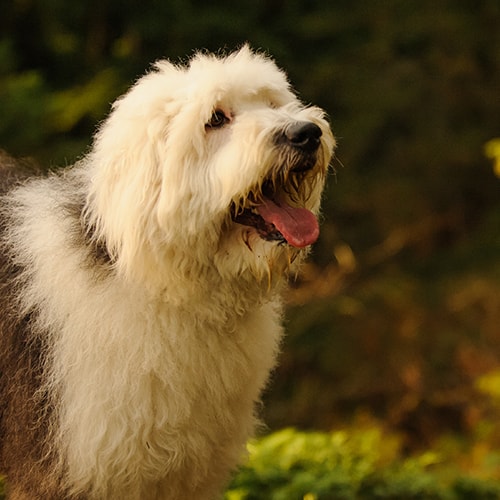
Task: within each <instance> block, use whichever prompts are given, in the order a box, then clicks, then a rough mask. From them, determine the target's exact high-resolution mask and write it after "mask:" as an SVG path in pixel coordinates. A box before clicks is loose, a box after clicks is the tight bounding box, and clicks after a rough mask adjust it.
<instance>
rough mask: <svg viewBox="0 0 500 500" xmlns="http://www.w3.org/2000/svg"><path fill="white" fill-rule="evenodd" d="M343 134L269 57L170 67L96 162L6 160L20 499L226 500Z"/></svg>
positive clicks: (14, 449) (2, 322)
mask: <svg viewBox="0 0 500 500" xmlns="http://www.w3.org/2000/svg"><path fill="white" fill-rule="evenodd" d="M333 147H334V140H333V137H332V135H331V132H330V130H329V127H328V124H327V122H326V121H325V119H324V116H323V113H322V112H321V110H319V109H318V108H314V107H304V106H303V105H302V104H301V103H300V102H299V101H298V100H297V98H296V97H295V96H294V95H293V94H292V93H291V91H290V90H289V87H288V83H287V81H286V77H285V76H284V74H283V73H282V72H280V71H279V70H278V69H277V68H276V66H275V65H274V63H273V62H272V61H270V60H269V59H267V58H265V57H263V56H260V55H256V54H253V53H252V52H251V51H250V50H249V49H248V48H247V47H244V48H243V49H241V50H240V51H239V52H237V53H234V54H231V55H229V56H228V57H225V58H216V57H214V56H209V55H198V56H196V57H195V58H194V59H193V60H192V61H191V63H190V64H189V66H188V67H182V68H181V67H175V66H173V65H171V64H169V63H167V62H165V61H163V62H161V63H159V64H157V66H156V69H155V71H153V72H151V73H150V74H148V75H146V76H145V77H143V78H142V79H140V80H139V81H138V82H137V84H136V85H135V86H134V87H133V88H132V89H131V90H130V91H129V93H128V94H126V95H125V96H124V97H123V98H121V99H120V100H118V101H117V103H115V105H114V107H113V112H112V113H111V115H110V117H109V118H108V119H107V120H106V121H105V122H104V124H103V126H102V127H101V129H100V131H99V133H98V134H97V136H96V140H95V143H94V146H93V148H92V150H91V152H90V153H89V154H88V155H87V156H86V157H85V158H84V159H83V160H82V161H80V162H79V163H77V164H76V165H75V166H74V167H72V168H71V169H68V170H65V171H63V172H62V173H58V174H51V175H48V176H34V177H33V176H32V175H31V173H29V172H27V170H29V169H24V170H23V169H22V168H20V167H19V166H18V165H15V164H14V162H13V161H12V160H11V159H10V158H8V157H7V156H0V161H1V163H2V167H1V168H0V172H1V174H2V179H3V180H2V192H3V195H2V198H1V206H2V208H1V211H2V212H1V214H2V218H1V225H0V229H1V232H2V236H1V238H2V239H1V254H0V277H1V284H0V294H1V297H0V298H1V306H0V307H1V315H0V347H1V356H0V375H1V378H0V398H1V400H0V405H1V406H0V412H1V414H0V418H1V420H0V439H1V443H0V452H1V453H0V465H1V470H0V472H2V473H5V474H6V476H7V482H8V486H9V492H10V493H9V495H10V498H12V499H16V500H20V499H35V498H36V499H38V498H40V499H41V498H43V499H44V500H62V499H66V498H67V499H113V500H114V499H116V500H118V499H120V500H126V499H144V500H155V499H165V500H166V499H169V500H173V499H175V500H181V499H182V500H188V499H189V500H190V499H193V500H194V499H196V500H202V499H212V498H215V497H216V495H217V493H220V491H221V489H222V488H223V486H224V484H225V482H226V481H227V479H228V474H229V472H230V471H231V470H232V469H234V467H235V466H236V465H237V463H238V462H239V461H240V459H241V457H242V456H243V453H244V443H245V442H246V440H247V439H248V437H249V436H251V435H252V432H253V429H254V426H255V423H256V419H255V417H254V405H255V403H256V402H257V401H258V400H259V395H260V391H261V390H262V388H263V387H264V385H265V382H266V380H267V377H268V374H269V371H270V370H271V369H272V367H273V365H274V363H275V357H276V354H277V351H278V346H279V342H280V337H281V334H282V329H281V326H280V299H279V294H280V290H281V288H282V287H283V285H284V282H285V276H286V274H287V272H288V271H289V270H290V269H292V270H294V269H295V268H296V266H297V265H298V263H299V261H300V260H301V258H302V256H303V255H304V254H305V253H306V249H307V247H308V246H309V245H310V244H311V243H313V242H314V240H315V239H316V237H317V223H316V219H315V215H316V214H317V213H318V210H319V203H320V195H321V191H322V188H323V183H324V176H325V172H326V169H327V166H328V163H329V161H330V157H331V154H332V151H333Z"/></svg>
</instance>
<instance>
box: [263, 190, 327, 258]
mask: <svg viewBox="0 0 500 500" xmlns="http://www.w3.org/2000/svg"><path fill="white" fill-rule="evenodd" d="M257 210H258V212H259V214H260V216H261V217H262V218H263V219H264V220H265V221H266V222H271V223H272V224H274V226H275V227H276V229H277V230H278V231H279V232H280V233H281V234H282V235H283V237H284V238H285V240H286V241H287V242H288V244H290V245H292V246H294V247H298V248H302V247H306V246H307V245H312V244H313V243H314V242H315V241H316V240H317V239H318V236H319V226H318V221H317V219H316V217H315V215H314V214H313V213H312V212H310V211H309V210H307V208H294V207H291V206H289V205H287V204H285V203H284V204H283V205H282V206H281V205H278V204H276V203H275V202H274V201H272V200H269V199H267V198H265V199H264V202H263V203H262V205H259V206H258V207H257Z"/></svg>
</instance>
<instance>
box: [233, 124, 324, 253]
mask: <svg viewBox="0 0 500 500" xmlns="http://www.w3.org/2000/svg"><path fill="white" fill-rule="evenodd" d="M321 136H322V131H321V129H320V127H318V125H316V124H315V123H313V122H306V121H299V122H294V123H291V124H290V125H288V126H287V127H286V128H285V129H284V130H282V131H280V132H279V133H277V134H276V135H275V136H274V142H275V144H276V145H277V146H278V148H279V150H280V153H281V155H280V158H281V160H280V161H278V162H277V164H276V165H275V166H274V168H273V171H272V172H271V173H270V176H269V178H267V179H266V180H264V182H263V183H262V185H261V186H259V188H258V189H255V190H252V191H251V193H250V195H249V197H248V199H249V200H250V202H251V204H250V206H248V205H247V206H245V204H243V207H242V209H238V208H237V209H236V210H235V213H234V215H233V220H234V222H236V223H238V224H242V225H245V226H250V227H253V228H254V229H255V230H256V231H257V233H258V234H259V236H260V237H261V238H263V239H265V240H268V241H276V242H278V243H288V244H289V245H291V246H293V247H296V248H303V247H306V246H308V245H311V244H312V243H314V242H315V241H316V239H317V238H318V235H319V226H318V221H317V219H316V216H315V215H314V214H313V213H312V212H311V211H310V210H308V209H307V208H305V207H303V206H297V202H299V203H300V200H303V199H304V197H305V195H304V187H303V186H302V184H303V183H304V182H305V183H307V182H308V181H306V180H305V179H306V178H307V177H309V178H310V177H311V176H310V174H309V171H310V170H312V169H313V167H314V166H315V165H316V163H317V152H318V149H319V147H320V145H321ZM312 175H314V174H312ZM301 191H302V193H301ZM240 206H241V205H240Z"/></svg>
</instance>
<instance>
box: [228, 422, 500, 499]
mask: <svg viewBox="0 0 500 500" xmlns="http://www.w3.org/2000/svg"><path fill="white" fill-rule="evenodd" d="M496 460H497V461H498V457H496ZM476 473H477V471H476ZM499 497H500V483H498V482H497V481H496V478H494V477H485V475H484V474H483V475H482V476H481V477H480V476H475V475H473V474H471V473H465V472H463V471H461V470H460V468H459V467H458V466H457V465H456V464H455V463H450V462H449V461H448V459H447V457H445V456H443V454H442V453H440V452H435V451H426V452H423V453H420V454H418V455H413V456H410V457H405V456H404V455H403V453H402V451H401V440H400V438H399V437H398V436H396V435H391V434H387V433H385V432H384V431H383V430H382V429H381V428H380V427H379V426H375V425H372V426H369V427H363V428H356V429H348V430H343V431H336V432H332V433H320V432H308V433H306V432H299V431H296V430H294V429H291V428H288V429H284V430H281V431H279V432H276V433H274V434H271V435H269V436H267V437H265V438H263V439H261V440H260V441H256V442H253V443H251V444H250V445H249V460H248V463H247V465H246V466H245V467H243V468H242V469H241V470H240V472H239V473H238V475H237V476H236V477H235V478H234V479H233V482H232V484H231V486H230V487H229V489H228V491H227V492H226V495H225V500H362V499H367V500H371V499H393V500H401V499H405V500H411V499H427V500H431V499H432V500H462V499H463V500H471V499H474V500H481V499H484V500H486V499H491V500H494V499H497V498H499Z"/></svg>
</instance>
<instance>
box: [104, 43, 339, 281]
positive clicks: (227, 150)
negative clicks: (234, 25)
mask: <svg viewBox="0 0 500 500" xmlns="http://www.w3.org/2000/svg"><path fill="white" fill-rule="evenodd" d="M334 144H335V142H334V139H333V136H332V133H331V131H330V127H329V125H328V123H327V121H326V120H325V117H324V113H323V111H322V110H320V109H319V108H316V107H305V106H304V105H303V104H302V103H301V102H300V101H299V100H298V99H297V97H296V96H295V95H294V94H293V93H292V92H291V90H290V88H289V84H288V82H287V79H286V76H285V75H284V74H283V73H282V72H281V71H280V70H279V69H278V68H277V67H276V66H275V64H274V63H273V62H272V61H271V60H270V59H268V58H266V57H264V56H262V55H258V54H254V53H252V52H251V51H250V49H249V48H248V47H243V48H242V49H241V50H240V51H238V52H236V53H233V54H231V55H229V56H227V57H224V58H217V57H215V56H212V55H197V56H195V57H194V58H193V60H191V62H190V63H189V65H188V66H186V67H177V66H174V65H172V64H170V63H168V62H165V61H162V62H159V63H157V65H156V69H155V71H154V72H152V73H150V74H148V75H146V76H145V77H143V78H142V79H141V80H139V81H138V83H137V84H136V85H135V86H134V87H133V88H132V90H131V91H130V92H129V93H128V94H126V95H125V96H124V97H123V98H121V99H120V100H119V101H117V103H116V104H115V106H114V111H113V113H112V114H111V116H110V118H109V119H108V120H107V122H105V124H104V126H103V127H102V129H101V131H100V133H99V136H98V138H97V142H96V146H95V149H94V155H95V156H98V155H99V156H100V157H101V158H105V157H109V156H111V157H114V161H112V162H109V161H108V165H107V166H104V168H102V171H101V173H99V172H97V173H96V177H99V176H100V175H102V176H104V177H106V179H101V180H100V181H99V182H98V183H95V186H98V185H100V184H101V183H102V181H105V182H104V184H107V185H108V187H107V194H106V196H107V198H108V199H103V197H102V196H101V197H99V196H98V195H99V193H98V192H97V190H96V193H95V195H94V196H95V201H96V202H97V204H101V206H102V209H99V207H98V208H97V210H98V211H104V212H107V214H104V213H103V214H102V216H101V219H102V220H101V221H100V223H101V225H103V224H104V225H105V224H106V218H113V219H115V224H114V227H113V230H111V231H109V230H106V229H105V228H103V230H102V232H103V233H104V236H105V237H106V239H107V241H108V246H109V241H110V240H111V250H112V251H113V250H114V253H115V254H116V256H117V258H118V259H119V258H120V254H121V253H123V252H126V251H127V248H126V246H127V242H126V241H125V240H126V239H127V238H128V236H127V234H126V233H127V229H126V227H123V230H122V231H120V232H119V233H120V234H118V232H117V230H116V226H117V225H120V224H122V225H123V223H120V222H119V221H118V219H120V215H121V216H122V217H121V219H122V218H123V213H122V214H119V213H118V211H119V207H123V210H124V211H125V212H126V213H127V214H129V217H130V223H132V221H133V220H135V224H136V227H135V229H134V234H136V235H137V233H138V232H140V233H142V237H141V240H142V244H143V245H146V244H147V245H149V246H150V247H151V246H152V247H155V246H156V247H159V248H161V247H162V246H165V247H168V246H172V245H181V246H183V247H184V248H185V249H187V248H190V249H192V251H193V256H194V254H195V253H196V254H197V255H198V257H199V256H200V255H207V254H211V255H212V256H214V259H215V261H216V263H217V265H218V266H219V267H221V268H228V267H231V268H232V269H233V272H234V273H238V272H240V271H241V270H243V269H244V268H251V269H253V270H254V271H255V270H256V269H257V267H259V266H260V267H266V268H269V263H270V262H271V261H272V262H273V263H276V261H277V260H279V259H280V258H283V259H285V260H286V261H287V262H289V261H290V260H293V259H294V258H295V256H296V254H298V253H299V252H300V251H301V249H305V248H307V247H308V246H309V245H311V244H312V243H314V241H315V240H316V238H317V236H318V232H319V230H318V223H317V219H316V216H317V214H318V210H319V205H320V197H321V192H322V189H323V185H324V180H325V174H326V170H327V168H328V164H329V162H330V159H331V155H332V152H333V148H334ZM111 185H112V189H110V186H111ZM110 195H111V197H112V198H114V201H113V200H110V199H109V196H110ZM125 225H127V223H125ZM113 232H114V233H116V236H114V235H113V234H112V233H113ZM128 239H129V240H130V238H128ZM116 240H117V241H116ZM153 241H154V243H153ZM129 244H134V245H135V246H136V247H137V245H139V244H141V243H140V242H139V241H138V240H137V241H134V242H132V241H129ZM134 253H138V249H137V248H135V249H134ZM282 256H283V257H282Z"/></svg>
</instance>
